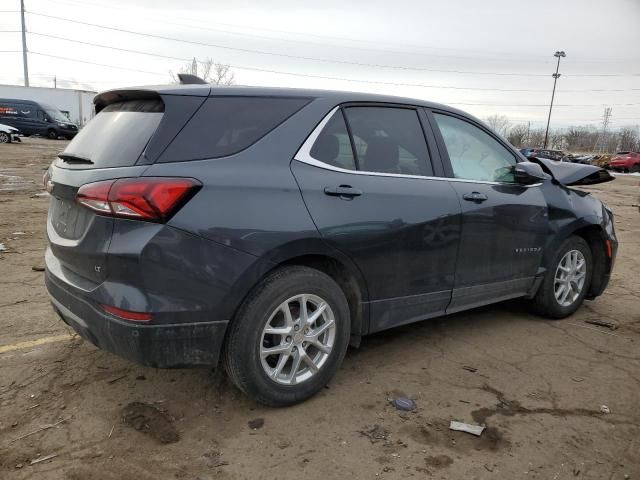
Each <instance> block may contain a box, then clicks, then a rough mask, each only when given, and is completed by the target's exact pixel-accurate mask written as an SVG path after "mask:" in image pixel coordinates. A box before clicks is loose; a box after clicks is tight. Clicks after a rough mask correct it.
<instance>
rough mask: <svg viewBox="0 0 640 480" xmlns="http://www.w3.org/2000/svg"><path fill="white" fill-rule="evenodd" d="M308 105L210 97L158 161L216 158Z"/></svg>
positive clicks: (238, 148) (289, 100)
mask: <svg viewBox="0 0 640 480" xmlns="http://www.w3.org/2000/svg"><path fill="white" fill-rule="evenodd" d="M307 103H309V99H307V98H294V97H249V96H237V97H217V96H213V97H209V98H208V99H207V100H205V102H204V104H203V105H202V106H201V107H200V108H199V109H198V111H197V112H196V113H195V114H194V116H193V117H192V118H191V120H189V122H188V123H187V125H186V126H185V127H184V128H183V129H182V130H181V131H180V133H179V134H178V136H177V137H176V138H175V139H174V140H173V142H171V144H170V145H169V147H168V148H167V149H166V150H165V152H164V153H163V154H162V157H161V159H160V162H180V161H188V160H198V159H204V158H219V157H226V156H229V155H233V154H236V153H238V152H240V151H241V150H244V149H245V148H247V147H249V146H250V145H253V144H254V143H255V142H257V141H258V140H260V139H261V138H262V137H264V136H265V135H266V134H268V133H269V132H271V131H272V130H273V129H274V128H276V127H278V126H279V125H280V124H281V123H283V122H284V121H285V120H287V119H288V118H289V117H291V116H292V115H293V114H294V113H296V112H297V111H298V110H300V109H301V108H302V107H304V106H305V105H306V104H307Z"/></svg>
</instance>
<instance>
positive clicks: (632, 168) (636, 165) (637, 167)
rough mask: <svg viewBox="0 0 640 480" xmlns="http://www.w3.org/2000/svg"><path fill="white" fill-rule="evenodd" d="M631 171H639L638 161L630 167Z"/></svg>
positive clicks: (639, 164)
mask: <svg viewBox="0 0 640 480" xmlns="http://www.w3.org/2000/svg"><path fill="white" fill-rule="evenodd" d="M631 173H640V163H637V164H635V165H634V166H633V167H631Z"/></svg>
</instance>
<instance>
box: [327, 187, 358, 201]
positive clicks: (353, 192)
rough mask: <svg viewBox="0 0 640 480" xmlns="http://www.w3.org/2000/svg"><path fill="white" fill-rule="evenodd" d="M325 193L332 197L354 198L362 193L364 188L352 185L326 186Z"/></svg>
mask: <svg viewBox="0 0 640 480" xmlns="http://www.w3.org/2000/svg"><path fill="white" fill-rule="evenodd" d="M324 193H325V195H329V196H332V197H343V198H353V197H359V196H360V195H362V190H358V189H357V188H353V187H352V186H351V185H340V186H339V187H324Z"/></svg>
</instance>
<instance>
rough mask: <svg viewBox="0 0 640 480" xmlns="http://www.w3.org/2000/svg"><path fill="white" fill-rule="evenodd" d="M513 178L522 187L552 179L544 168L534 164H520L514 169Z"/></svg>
mask: <svg viewBox="0 0 640 480" xmlns="http://www.w3.org/2000/svg"><path fill="white" fill-rule="evenodd" d="M513 178H514V179H515V181H516V183H519V184H520V185H532V184H534V183H539V182H542V181H544V180H548V179H550V178H551V176H550V175H548V174H546V173H545V172H544V170H542V167H541V166H540V165H538V164H537V163H533V162H520V163H518V164H516V166H515V167H514V169H513Z"/></svg>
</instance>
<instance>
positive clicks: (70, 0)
mask: <svg viewBox="0 0 640 480" xmlns="http://www.w3.org/2000/svg"><path fill="white" fill-rule="evenodd" d="M50 1H53V2H54V3H66V4H73V5H81V6H86V5H92V6H96V7H100V8H104V9H108V10H118V11H121V8H120V7H117V6H114V5H105V4H102V3H96V2H86V1H84V0H83V1H81V2H78V1H73V0H50ZM146 14H147V12H146V11H145V15H146ZM157 17H158V15H156V18H157ZM160 17H161V18H162V16H160ZM145 18H146V16H145ZM171 18H172V19H173V18H177V19H179V20H185V21H189V22H201V21H202V20H197V19H194V18H185V17H174V16H172V17H171ZM162 23H167V24H170V25H178V26H186V27H190V28H197V29H201V30H208V31H212V32H222V33H230V34H234V35H243V36H248V37H256V38H264V39H271V40H283V41H290V39H285V38H281V37H280V38H278V37H271V36H266V35H255V34H247V33H240V32H230V31H221V30H216V29H212V28H207V27H202V26H198V25H185V24H180V23H175V22H166V21H162ZM207 23H208V24H214V25H222V26H225V27H232V28H243V29H248V28H249V29H251V30H262V31H265V32H273V33H278V34H286V35H298V36H307V37H314V38H318V39H322V40H324V41H326V40H327V39H333V40H340V41H347V42H358V43H365V44H370V45H385V46H387V47H388V46H389V45H390V44H389V43H388V42H376V41H374V40H362V39H357V38H349V37H341V36H335V35H334V36H331V35H318V34H313V33H310V32H294V31H286V30H276V29H271V28H266V27H264V26H261V27H256V26H255V25H238V24H233V23H222V22H209V21H207ZM296 42H300V43H310V44H313V45H322V46H326V43H318V42H310V41H304V40H299V39H298V40H296ZM396 45H397V46H398V47H399V48H413V47H418V48H431V49H434V50H446V51H459V50H460V49H455V48H446V47H434V46H425V45H415V44H414V45H412V44H403V45H401V44H396ZM332 46H334V47H340V48H350V49H357V50H370V51H375V52H381V51H383V52H389V53H401V54H402V53H406V54H408V55H427V56H438V55H432V54H428V53H417V52H402V51H398V50H389V49H386V50H385V49H381V48H379V47H376V48H373V47H369V48H366V47H354V46H351V45H332ZM468 51H469V52H476V53H484V52H478V51H473V50H468ZM495 55H500V56H501V57H504V55H505V52H496V53H495ZM509 55H514V56H516V57H517V58H519V59H521V58H522V57H523V56H522V55H521V54H519V53H518V54H516V53H509ZM439 56H445V57H447V56H448V55H439ZM477 56H478V55H475V54H474V56H473V57H468V56H450V57H451V58H477ZM528 56H529V57H531V58H539V59H543V58H544V59H545V60H548V57H547V56H546V55H528ZM486 58H493V59H495V60H501V59H502V58H495V57H493V56H490V57H489V56H487V57H486ZM507 61H508V60H507Z"/></svg>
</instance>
